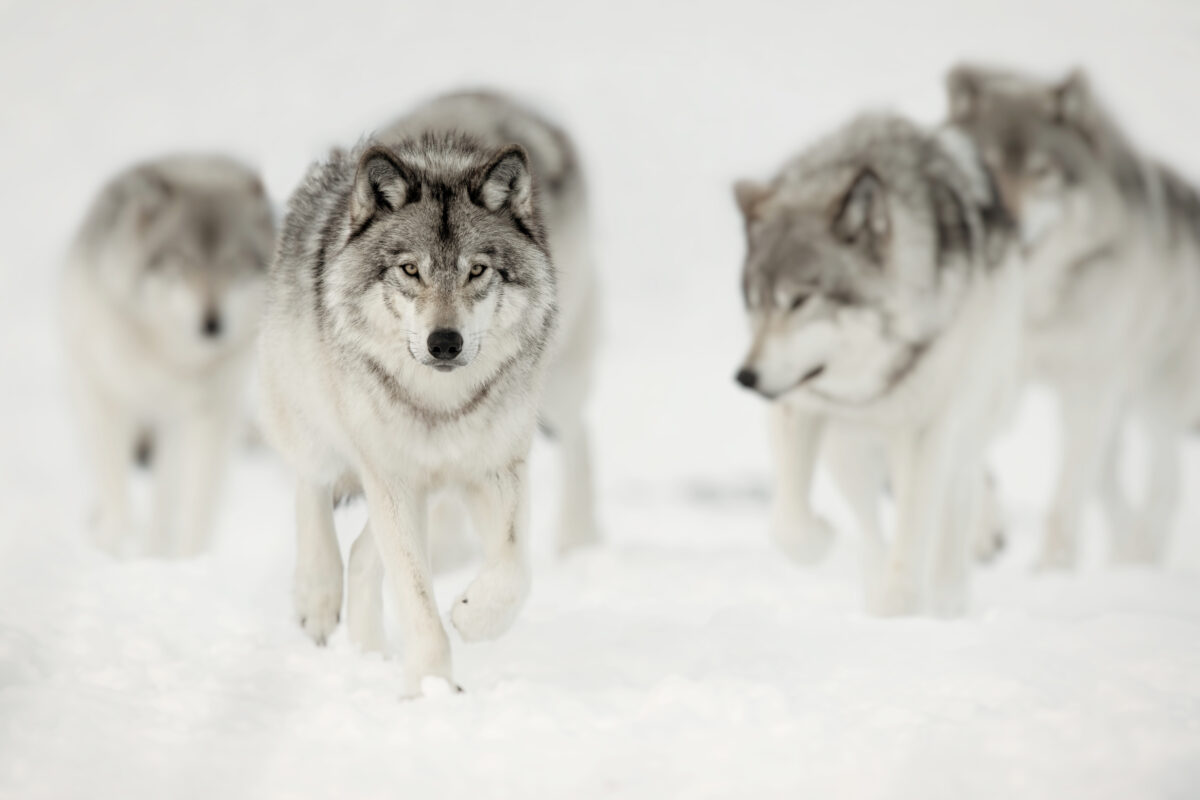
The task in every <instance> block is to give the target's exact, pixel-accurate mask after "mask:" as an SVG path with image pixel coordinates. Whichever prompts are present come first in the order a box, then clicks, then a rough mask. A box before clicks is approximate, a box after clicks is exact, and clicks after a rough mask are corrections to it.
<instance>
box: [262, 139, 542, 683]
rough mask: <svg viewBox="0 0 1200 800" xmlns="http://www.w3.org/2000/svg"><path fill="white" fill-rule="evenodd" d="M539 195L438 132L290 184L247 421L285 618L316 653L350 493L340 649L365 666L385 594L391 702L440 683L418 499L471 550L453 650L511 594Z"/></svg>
mask: <svg viewBox="0 0 1200 800" xmlns="http://www.w3.org/2000/svg"><path fill="white" fill-rule="evenodd" d="M539 192H540V186H539V185H538V183H537V182H536V180H535V175H534V170H533V166H532V163H531V158H530V156H529V155H528V153H527V152H526V150H525V149H524V148H523V147H522V146H521V145H519V144H516V143H507V144H504V145H502V146H493V145H490V144H488V143H486V142H484V141H482V140H480V139H477V138H474V137H471V136H469V135H467V134H463V133H461V132H454V133H447V132H444V131H440V130H439V131H422V132H421V133H420V134H419V135H418V134H416V133H415V132H414V134H413V135H412V136H411V137H409V138H403V139H400V140H398V141H395V140H393V141H387V142H383V141H379V140H368V141H367V142H365V143H363V144H360V145H359V146H357V147H355V148H353V149H351V150H349V151H347V150H334V151H333V152H332V153H331V154H330V155H329V157H328V158H327V159H325V160H324V161H322V162H319V163H317V164H315V165H313V166H312V167H311V168H310V169H309V171H308V174H307V176H306V178H305V179H304V182H303V184H302V185H301V186H300V187H299V188H298V189H297V190H296V191H295V193H294V194H293V195H292V197H291V199H290V201H289V204H288V212H287V216H286V218H285V222H284V227H283V231H282V234H281V236H280V241H279V246H278V249H277V251H276V257H275V260H274V262H273V263H272V267H271V276H270V287H269V291H268V300H267V312H266V316H265V321H264V324H263V330H262V335H261V337H260V375H261V380H262V388H261V397H262V404H263V409H262V414H263V420H262V422H263V429H264V432H265V434H266V436H267V438H268V440H269V441H271V442H272V443H273V444H274V445H275V446H276V447H277V448H278V449H279V450H280V451H281V452H282V453H283V454H284V455H285V456H286V457H287V459H288V460H289V461H290V463H291V464H292V465H293V467H294V468H295V470H296V472H297V475H298V486H297V492H296V516H297V539H298V554H297V565H296V577H295V595H294V600H295V605H296V612H297V615H298V617H299V620H300V623H301V626H302V627H303V628H304V629H305V630H306V631H307V632H308V634H309V635H310V636H311V637H312V638H313V639H314V640H315V641H316V642H317V643H318V644H323V643H324V641H325V639H326V637H327V636H328V635H329V634H330V632H331V631H332V630H333V628H334V627H335V626H336V624H337V622H338V621H339V618H340V612H341V601H342V584H343V565H342V559H341V554H340V552H339V550H338V543H337V538H336V536H335V532H334V527H333V517H332V508H333V495H334V491H335V487H340V486H346V485H357V486H361V488H362V491H363V494H364V496H365V499H366V504H367V513H368V522H367V525H366V527H365V528H364V530H363V532H362V533H361V534H360V535H359V537H358V538H357V539H356V540H355V542H354V544H353V546H352V547H351V551H350V556H349V564H348V574H349V590H348V592H347V623H348V628H349V633H350V637H351V639H352V641H354V642H355V643H356V644H357V645H359V646H361V647H362V648H364V649H368V650H378V649H382V647H383V626H382V616H381V614H382V595H381V582H382V581H383V580H384V579H386V581H387V583H388V585H389V587H390V589H391V591H392V592H393V594H394V597H395V599H396V601H397V603H396V605H397V609H398V613H399V622H400V627H401V629H402V633H403V635H404V694H405V695H407V696H415V695H419V694H421V693H422V684H423V682H426V681H428V680H429V679H439V680H443V681H447V682H450V683H451V684H452V685H453V675H452V667H451V652H450V645H449V640H448V638H447V635H446V631H445V629H444V627H443V625H442V622H441V619H440V617H439V615H438V610H437V607H436V603H435V598H434V594H433V587H432V585H431V581H430V564H429V558H428V555H427V548H428V541H427V530H428V524H427V520H428V512H429V507H430V500H431V499H434V498H436V496H437V495H438V494H440V493H442V492H445V491H457V492H459V493H461V495H462V497H463V498H464V500H465V504H466V506H467V508H468V510H469V512H470V514H471V516H472V518H473V521H474V523H475V529H476V531H477V533H478V534H479V536H480V538H481V540H482V542H483V551H484V562H483V565H482V567H481V569H480V572H479V574H478V575H477V576H476V577H475V578H474V580H472V581H471V583H470V584H469V585H468V586H467V588H466V590H465V591H464V592H463V593H462V594H461V595H460V596H459V597H458V599H457V600H456V601H455V602H454V605H453V608H452V610H451V612H450V620H451V622H452V624H453V625H454V627H455V628H456V629H457V630H458V632H459V633H460V634H461V636H462V637H463V639H464V640H466V641H476V640H481V639H486V638H492V637H495V636H498V635H499V634H501V633H503V632H504V631H505V630H506V629H507V628H508V627H509V626H510V625H511V624H512V622H513V621H514V619H515V617H516V614H517V612H518V611H519V609H520V608H521V605H522V604H523V602H524V600H525V597H526V596H527V594H528V591H529V586H530V570H529V566H528V563H527V555H526V538H527V530H528V515H529V502H528V485H527V466H526V461H527V458H528V454H529V450H530V447H531V444H532V438H533V435H534V431H535V428H536V426H537V420H538V410H539V407H540V405H541V399H542V391H543V386H544V383H545V377H546V371H547V369H548V366H549V362H550V359H551V353H552V350H553V343H554V339H555V332H556V326H557V320H558V313H559V312H558V302H557V283H558V280H557V274H556V270H555V266H554V264H553V262H552V260H551V256H550V243H549V238H548V234H547V231H546V228H545V225H544V223H543V219H542V213H541V205H540V196H539Z"/></svg>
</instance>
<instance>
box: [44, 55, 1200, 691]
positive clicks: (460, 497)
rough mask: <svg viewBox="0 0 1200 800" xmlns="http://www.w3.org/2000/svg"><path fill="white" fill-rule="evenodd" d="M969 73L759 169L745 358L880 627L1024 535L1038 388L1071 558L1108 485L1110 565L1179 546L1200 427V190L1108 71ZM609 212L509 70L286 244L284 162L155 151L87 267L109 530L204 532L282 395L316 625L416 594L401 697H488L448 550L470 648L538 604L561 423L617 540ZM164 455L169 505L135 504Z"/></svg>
mask: <svg viewBox="0 0 1200 800" xmlns="http://www.w3.org/2000/svg"><path fill="white" fill-rule="evenodd" d="M947 94H948V114H947V118H946V120H945V121H944V122H943V123H942V124H939V125H937V126H935V127H933V128H926V127H922V126H920V125H917V124H915V123H913V122H911V121H909V120H907V119H905V118H902V117H900V116H897V115H893V114H884V113H872V114H866V115H863V116H860V117H858V118H855V119H853V120H852V121H850V122H848V123H847V124H846V125H844V126H843V127H841V128H840V129H838V130H836V131H834V132H832V133H831V134H830V135H828V136H827V137H825V138H823V139H821V140H820V141H817V142H815V143H813V144H811V146H809V147H807V148H806V149H804V150H803V151H802V152H800V153H799V154H798V155H796V156H795V157H793V158H791V159H790V160H788V161H786V162H785V163H784V164H783V166H782V167H781V168H780V169H779V171H778V172H777V173H776V174H774V175H773V176H771V177H769V178H767V179H764V180H743V181H739V182H737V184H736V185H735V187H734V195H735V199H736V206H737V208H738V210H739V211H740V215H741V218H742V223H743V227H744V232H745V239H746V255H745V261H744V264H743V266H742V270H741V292H742V299H743V301H744V307H745V312H746V317H747V319H748V322H749V330H750V336H749V345H748V350H747V353H746V356H745V358H744V360H743V361H742V362H741V364H740V365H714V369H715V370H726V369H729V370H730V371H731V372H734V373H735V374H736V380H737V382H738V383H739V384H740V385H741V386H743V387H745V388H746V389H747V390H750V391H752V392H755V393H757V394H759V395H761V396H762V397H763V398H764V399H765V400H766V401H768V403H767V406H768V412H769V420H770V436H769V440H770V444H771V451H772V459H773V481H774V487H773V496H772V510H771V515H770V523H769V532H770V537H771V539H772V540H773V541H774V543H775V544H776V545H777V546H778V548H779V549H780V550H781V551H782V552H783V553H785V554H786V555H787V556H788V557H789V558H791V559H793V560H795V561H797V562H801V563H811V562H815V561H817V560H819V559H820V558H822V556H823V555H824V554H825V553H826V551H827V550H828V548H829V545H830V542H831V541H832V539H833V535H834V534H833V528H832V527H831V525H830V524H829V523H828V522H827V521H826V520H825V519H824V518H823V517H822V516H821V515H820V514H819V513H818V511H817V510H816V509H815V508H814V504H813V500H812V495H813V492H812V485H813V480H814V475H815V474H816V469H817V466H818V464H819V465H821V467H822V468H823V469H824V470H825V471H827V472H828V474H829V475H830V476H831V478H832V479H833V482H834V485H835V486H836V487H837V489H838V490H839V492H840V494H841V495H842V497H843V498H844V500H845V501H846V504H847V506H848V508H849V509H850V510H851V511H852V515H853V519H854V522H855V525H856V527H857V529H858V531H857V532H858V534H859V552H860V553H861V560H862V587H863V602H864V604H865V607H866V608H867V609H868V610H869V611H870V612H872V613H875V614H878V615H881V616H899V615H912V614H929V615H938V616H955V615H959V614H962V613H963V612H964V611H965V609H966V608H967V601H968V580H969V575H970V572H971V567H972V563H973V562H974V561H977V560H981V559H986V558H988V557H990V556H991V555H992V554H994V553H995V552H996V551H997V550H998V548H999V547H1001V546H1002V545H1003V527H1004V526H1003V519H1002V512H1001V510H1000V507H999V505H1000V504H999V501H998V488H997V482H1000V483H1002V481H1003V475H1000V476H996V477H993V475H992V474H991V472H990V471H989V468H988V465H987V463H986V456H987V451H988V449H989V446H990V445H991V443H992V441H993V439H994V437H995V436H996V434H997V432H998V430H999V429H1000V428H1001V426H1002V425H1003V424H1004V423H1005V421H1006V419H1007V418H1008V417H1009V416H1010V415H1011V413H1012V410H1013V407H1014V404H1015V401H1016V398H1017V397H1018V394H1019V392H1020V390H1021V388H1022V387H1023V386H1024V385H1025V384H1027V383H1029V382H1038V383H1041V384H1044V385H1046V386H1048V387H1050V388H1051V389H1052V390H1053V392H1054V394H1055V395H1056V396H1057V399H1058V405H1059V409H1060V414H1061V429H1062V458H1061V465H1060V468H1059V471H1058V475H1057V479H1056V485H1055V486H1054V489H1053V495H1052V500H1051V504H1050V508H1049V510H1048V513H1047V514H1046V518H1045V521H1044V530H1043V533H1042V543H1041V552H1040V555H1039V557H1038V566H1039V567H1040V568H1044V569H1069V568H1071V567H1072V566H1073V565H1074V564H1075V563H1076V560H1077V558H1078V553H1079V547H1078V542H1079V538H1080V529H1081V525H1082V520H1083V515H1084V510H1085V508H1086V507H1087V505H1088V504H1089V502H1090V501H1092V500H1099V501H1100V506H1101V509H1102V511H1103V512H1104V515H1105V517H1106V523H1107V526H1106V527H1107V529H1108V531H1109V534H1110V537H1111V539H1110V542H1111V543H1110V553H1111V559H1112V560H1113V561H1114V562H1122V563H1145V564H1153V563H1158V562H1161V561H1162V559H1163V558H1164V555H1165V553H1166V550H1167V547H1168V532H1169V531H1170V529H1171V527H1172V523H1173V520H1174V514H1175V510H1176V507H1177V505H1178V500H1179V496H1180V482H1181V478H1180V471H1181V442H1182V439H1183V437H1184V436H1185V435H1186V434H1187V433H1188V432H1190V431H1191V430H1192V429H1193V428H1194V427H1195V425H1196V423H1197V422H1200V196H1198V195H1197V193H1196V191H1195V190H1194V189H1193V188H1192V186H1190V185H1189V184H1188V183H1187V182H1186V181H1185V180H1184V179H1183V178H1181V177H1180V176H1179V175H1178V174H1177V173H1176V172H1174V171H1172V170H1171V169H1170V168H1169V167H1167V166H1165V165H1163V164H1160V163H1158V162H1157V161H1155V160H1153V159H1151V158H1148V157H1146V156H1144V155H1142V154H1140V153H1139V152H1138V151H1137V150H1136V149H1135V148H1134V146H1133V145H1132V144H1131V143H1130V141H1129V140H1128V139H1127V138H1126V137H1125V136H1124V134H1123V133H1122V132H1121V129H1120V128H1119V127H1118V125H1117V124H1116V123H1115V122H1114V120H1113V119H1112V117H1111V116H1110V115H1109V113H1108V112H1107V111H1106V110H1105V108H1104V106H1103V105H1102V104H1101V103H1100V102H1099V100H1098V99H1097V97H1096V95H1095V94H1094V93H1093V91H1092V89H1091V87H1090V86H1089V82H1088V80H1087V78H1086V76H1085V75H1084V74H1083V73H1082V72H1079V71H1075V72H1072V73H1071V74H1069V75H1067V76H1066V77H1064V78H1056V79H1053V80H1044V79H1041V78H1035V77H1032V76H1028V75H1023V74H1019V73H1016V72H1011V71H1006V70H999V69H991V68H982V67H975V66H959V67H956V68H955V69H953V70H952V71H951V72H950V74H949V75H948V77H947ZM718 188H719V187H718ZM731 213H732V211H731ZM588 217H589V212H588V202H587V187H586V183H585V178H584V175H583V172H582V169H581V160H580V158H579V155H578V154H577V152H576V150H575V147H574V146H573V144H572V142H571V139H570V138H569V137H568V135H567V134H566V133H565V132H564V131H563V130H562V129H561V128H560V127H559V126H557V125H556V124H554V123H553V122H551V121H550V120H548V119H547V118H545V117H544V116H542V115H541V114H540V113H538V112H536V111H534V110H532V109H531V108H529V107H527V106H525V105H523V104H521V103H518V102H516V101H514V100H512V99H510V98H507V97H505V96H503V95H500V94H496V93H490V92H473V93H459V94H452V95H447V96H444V97H440V98H437V99H434V100H432V101H431V102H428V103H426V104H424V105H422V106H420V107H418V108H416V109H413V110H411V111H410V112H409V113H407V114H406V115H404V116H403V117H401V118H400V119H398V120H395V121H393V122H392V123H390V124H388V125H385V126H383V127H381V128H380V129H378V130H377V131H376V132H375V133H373V134H370V135H369V136H367V137H365V138H364V139H363V140H362V141H360V142H359V143H358V144H357V145H355V146H353V147H350V148H347V149H335V150H333V151H332V152H330V153H329V154H328V156H327V157H326V158H324V159H323V160H321V161H319V162H317V163H315V164H313V165H312V166H311V167H309V169H308V171H307V174H306V175H305V177H304V178H303V181H302V182H301V184H300V186H299V187H298V188H297V189H296V190H295V191H294V192H293V193H292V195H291V197H290V199H289V201H288V203H287V210H286V214H285V216H284V218H283V220H282V224H281V225H280V226H278V228H277V225H276V220H275V215H274V214H273V209H272V205H271V202H270V199H269V198H268V196H267V192H266V191H265V189H264V185H263V182H262V181H261V179H260V178H259V176H258V175H257V174H256V172H255V171H254V170H253V169H251V168H250V167H248V166H246V165H245V164H242V163H239V162H238V161H235V160H232V159H230V158H227V157H224V156H220V155H210V154H189V155H178V156H173V157H170V158H164V159H160V160H155V161H150V162H146V163H142V164H138V165H136V166H133V167H132V168H129V169H127V170H125V171H123V172H121V173H120V174H118V175H117V176H116V177H114V178H113V179H112V180H111V181H110V182H109V183H108V184H107V185H106V186H105V187H104V188H103V189H102V190H101V192H100V193H99V196H98V197H97V199H96V200H95V201H94V203H93V205H92V206H91V208H90V210H89V211H88V212H87V214H86V217H85V220H84V222H83V224H82V226H81V228H80V230H79V231H78V233H77V235H76V237H75V239H74V243H73V245H72V247H71V248H70V250H69V254H68V256H67V259H66V265H65V270H64V278H63V280H62V283H61V301H62V303H61V306H62V308H61V312H62V313H61V318H62V325H63V331H64V341H65V343H66V347H67V351H68V357H69V366H70V369H69V376H70V387H71V390H72V399H73V406H74V409H75V412H76V414H77V416H78V421H79V429H80V433H81V440H82V442H83V444H84V455H85V457H86V461H87V464H88V467H89V469H90V472H91V474H92V475H93V477H94V489H95V501H96V505H95V513H94V516H93V518H92V520H91V526H90V527H91V530H92V532H93V535H94V538H95V541H96V543H97V544H98V545H99V546H100V547H102V548H103V549H105V550H107V551H110V552H112V553H115V554H128V553H131V552H139V553H152V554H157V555H163V556H180V555H190V554H195V553H200V552H203V551H204V550H206V549H207V548H208V547H209V546H210V542H211V538H212V535H213V529H214V526H215V519H216V510H217V509H218V507H219V497H220V491H221V484H222V482H223V479H224V476H225V475H226V473H227V472H228V468H229V464H230V461H231V459H232V456H233V453H234V451H235V449H236V447H237V444H238V442H239V441H241V440H242V439H243V438H244V437H245V436H246V435H247V429H248V425H247V416H248V415H247V413H246V410H247V408H248V407H249V406H250V405H253V406H254V408H255V413H254V414H253V416H254V418H255V420H256V423H255V425H254V430H255V431H256V432H258V433H259V434H261V436H263V437H264V438H265V439H266V440H267V441H268V442H270V443H271V444H272V445H273V446H274V447H275V449H277V450H278V452H279V453H280V454H281V455H282V456H283V458H284V459H285V460H286V462H287V463H288V464H289V466H290V468H291V470H292V472H293V473H294V476H295V519H296V542H297V550H296V567H295V576H294V596H293V602H294V608H295V615H296V619H297V621H298V622H299V624H300V626H301V627H302V628H303V630H304V631H305V632H306V633H307V634H308V636H310V637H311V638H312V639H313V640H314V641H315V642H316V643H317V644H324V643H325V642H326V640H327V639H328V637H329V636H330V634H331V633H332V632H333V631H334V629H335V628H336V626H337V625H338V624H339V623H340V622H341V620H342V611H343V598H345V621H346V626H347V630H348V634H349V637H350V639H351V640H352V641H353V642H354V643H355V644H356V645H358V646H359V647H361V648H362V649H364V650H375V651H379V650H383V649H384V648H385V646H386V642H385V627H384V598H385V594H384V592H385V590H386V591H387V592H389V593H390V594H391V596H392V600H393V603H392V605H393V606H394V609H395V613H396V617H397V619H396V621H397V623H398V627H399V629H400V632H401V634H402V636H403V649H402V652H403V666H404V678H403V681H404V682H403V687H404V693H405V694H406V695H413V696H415V695H419V694H421V693H422V692H423V691H428V687H429V685H430V684H429V683H428V682H429V681H430V680H440V681H445V682H446V683H447V684H449V685H450V686H456V684H455V683H454V677H453V669H452V654H451V643H450V638H449V636H448V635H447V627H446V624H444V621H443V615H442V613H441V611H440V610H439V608H438V606H437V603H436V600H435V596H434V592H433V587H432V570H433V566H432V563H431V555H430V554H431V552H432V551H433V549H434V548H435V547H436V544H437V542H438V541H440V540H442V539H444V538H450V537H454V536H457V535H459V533H460V532H461V530H466V529H470V530H473V531H474V532H475V534H476V536H477V537H478V540H479V542H480V552H481V554H482V557H481V565H480V567H479V570H478V573H477V575H476V576H475V577H474V579H473V580H472V581H471V582H470V583H469V584H468V585H467V586H466V588H465V589H464V590H463V591H462V593H461V594H460V595H459V596H458V597H457V599H456V600H455V601H454V603H453V605H452V607H451V608H450V609H449V612H448V613H447V614H446V616H445V620H446V622H448V624H449V625H451V626H453V628H454V629H455V630H456V631H457V633H458V636H459V637H460V638H461V639H462V640H464V641H468V642H469V641H477V640H485V639H490V638H493V637H496V636H498V635H500V634H502V633H504V632H505V631H506V630H507V629H508V628H509V627H510V626H511V625H512V624H513V622H514V620H515V619H516V617H517V614H518V612H519V611H520V609H521V606H522V604H523V603H524V601H525V599H526V596H527V595H528V593H529V589H530V583H531V573H530V566H529V560H528V555H527V550H528V540H529V527H530V523H529V517H530V508H529V505H530V501H529V496H530V487H529V481H530V477H529V466H528V459H529V453H530V448H531V446H532V443H533V440H534V438H535V436H536V435H537V434H538V432H539V431H541V432H543V433H544V434H545V435H546V437H547V438H548V439H550V440H551V441H553V443H554V444H555V445H556V447H555V450H556V457H557V458H558V459H559V460H560V462H561V463H560V465H559V467H558V469H557V472H558V473H559V475H560V477H561V480H560V482H559V483H560V492H559V497H558V498H557V503H558V508H559V512H558V517H557V526H556V527H557V531H556V535H557V537H558V538H557V545H558V548H559V550H560V551H563V552H566V551H569V550H572V549H574V548H577V547H580V546H584V545H589V544H593V543H596V542H598V541H599V539H600V536H599V533H598V530H597V524H596V514H595V508H596V500H595V497H594V488H593V478H592V459H591V454H590V448H591V446H590V437H591V436H592V433H593V432H592V431H589V429H588V425H587V424H586V422H585V413H584V409H585V406H586V403H587V400H588V396H589V393H590V385H591V382H592V373H593V361H594V354H595V350H596V344H597V320H598V317H599V313H600V312H599V308H598V305H597V293H598V291H597V290H598V286H597V275H596V270H595V265H594V263H593V251H592V242H591V235H590V232H589V224H588ZM730 274H731V276H732V275H733V269H732V265H731V270H730ZM731 287H732V280H731ZM252 376H253V379H252ZM252 387H253V388H252ZM250 397H252V398H253V403H251V401H250V400H249V399H248V398H250ZM1134 427H1136V429H1137V430H1138V431H1140V432H1141V434H1142V437H1141V439H1142V441H1144V443H1145V447H1144V450H1145V456H1146V457H1145V458H1144V459H1142V461H1144V467H1145V469H1144V472H1145V475H1144V476H1143V478H1144V479H1143V480H1142V481H1141V483H1142V484H1143V485H1144V489H1143V490H1142V491H1141V492H1139V493H1136V494H1135V493H1134V492H1131V491H1130V490H1129V487H1127V486H1126V480H1125V479H1126V477H1127V476H1125V475H1124V474H1123V472H1125V470H1124V469H1123V467H1124V465H1125V464H1126V462H1127V461H1128V459H1126V458H1124V457H1123V450H1122V443H1123V441H1124V440H1125V438H1126V431H1127V429H1129V428H1134ZM142 467H144V468H147V469H148V471H149V474H150V482H151V486H152V490H151V492H150V495H151V502H150V504H149V505H150V507H151V508H150V512H149V514H150V519H149V520H141V519H138V517H139V515H138V514H136V513H135V509H134V506H135V503H134V502H133V499H132V496H133V490H132V481H133V475H134V472H135V471H136V470H138V469H139V468H142ZM351 498H361V499H362V501H363V502H364V503H365V506H366V510H367V520H368V521H367V523H366V525H365V527H364V528H363V530H362V532H361V533H360V534H359V535H358V537H357V538H356V539H354V540H353V543H352V545H351V547H350V549H349V553H348V554H347V556H346V558H345V560H343V555H342V552H341V550H340V548H339V544H338V539H337V535H336V531H335V527H334V508H335V506H336V505H337V504H338V503H341V502H343V501H346V500H348V499H351ZM889 505H890V506H891V507H893V508H894V513H893V514H887V515H885V514H883V513H882V512H883V511H884V509H885V507H886V506H889ZM885 519H886V521H887V522H888V524H886V525H885Z"/></svg>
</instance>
